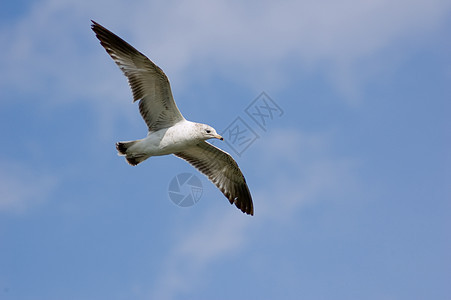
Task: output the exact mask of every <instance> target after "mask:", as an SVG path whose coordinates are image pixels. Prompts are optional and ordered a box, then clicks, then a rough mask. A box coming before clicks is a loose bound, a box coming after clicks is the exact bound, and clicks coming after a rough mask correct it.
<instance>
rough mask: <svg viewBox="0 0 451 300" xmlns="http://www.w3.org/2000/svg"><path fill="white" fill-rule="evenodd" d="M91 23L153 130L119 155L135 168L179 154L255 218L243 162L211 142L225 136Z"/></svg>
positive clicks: (144, 61) (140, 57) (121, 146)
mask: <svg viewBox="0 0 451 300" xmlns="http://www.w3.org/2000/svg"><path fill="white" fill-rule="evenodd" d="M91 22H92V25H91V29H92V30H93V31H94V33H95V35H96V37H97V38H98V39H99V41H100V44H101V45H102V46H103V47H104V48H105V50H106V52H107V53H108V54H109V55H110V56H111V58H112V59H113V60H114V62H115V63H116V64H117V65H118V67H119V68H120V69H121V70H122V72H123V73H124V75H125V76H126V77H127V79H128V83H129V85H130V88H131V90H132V93H133V102H135V101H139V112H140V113H141V116H142V118H143V119H144V121H145V122H146V124H147V127H148V134H147V137H145V138H143V139H140V140H136V141H127V142H118V143H116V149H117V151H118V154H119V155H121V156H125V159H126V160H127V162H128V163H129V164H130V165H132V166H136V165H138V164H139V163H141V162H143V161H145V160H146V159H148V158H149V157H152V156H161V155H169V154H174V155H175V156H177V157H179V158H181V159H183V160H185V161H187V162H188V163H190V164H191V165H192V166H193V167H195V168H196V169H197V170H199V171H200V172H201V173H203V174H204V175H205V176H207V178H208V179H209V180H210V181H211V182H213V183H214V184H215V185H216V187H217V188H218V189H219V190H220V191H221V192H222V193H223V194H224V196H225V197H226V198H227V199H228V200H229V202H230V204H235V206H236V207H237V208H238V209H240V210H241V211H242V212H243V213H246V214H249V215H253V214H254V206H253V203H252V196H251V193H250V191H249V188H248V186H247V184H246V180H245V178H244V175H243V173H242V172H241V170H240V168H239V167H238V164H237V163H236V161H235V160H234V159H233V158H232V156H230V154H228V153H227V152H225V151H223V150H221V149H219V148H217V147H215V146H213V145H212V144H210V143H208V142H207V141H206V140H208V139H212V138H214V139H219V140H221V141H222V140H223V138H222V136H220V135H219V134H218V133H217V132H216V130H215V129H214V128H213V127H211V126H209V125H206V124H201V123H195V122H191V121H188V120H186V119H185V118H184V117H183V116H182V114H181V113H180V111H179V109H178V108H177V105H176V104H175V101H174V98H173V97H172V92H171V86H170V84H169V80H168V77H167V76H166V74H164V72H163V71H162V70H161V69H160V68H159V67H158V66H157V65H156V64H154V63H153V62H152V61H151V60H150V59H148V58H147V57H146V56H145V55H144V54H142V53H141V52H139V51H138V50H136V49H135V48H134V47H132V46H131V45H130V44H128V43H127V42H125V41H124V40H123V39H121V38H120V37H118V36H117V35H115V34H114V33H112V32H111V31H109V30H108V29H106V28H105V27H103V26H101V25H100V24H98V23H96V22H94V21H92V20H91Z"/></svg>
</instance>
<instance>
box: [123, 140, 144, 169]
mask: <svg viewBox="0 0 451 300" xmlns="http://www.w3.org/2000/svg"><path fill="white" fill-rule="evenodd" d="M137 142H138V141H131V142H118V143H116V149H117V151H118V152H119V153H118V154H119V155H122V156H125V159H126V160H127V162H128V163H129V164H130V165H132V166H136V165H137V164H139V163H141V162H143V161H145V160H146V159H147V158H149V156H147V155H145V154H139V153H127V150H128V149H129V148H130V147H131V146H133V145H134V144H136V143H137Z"/></svg>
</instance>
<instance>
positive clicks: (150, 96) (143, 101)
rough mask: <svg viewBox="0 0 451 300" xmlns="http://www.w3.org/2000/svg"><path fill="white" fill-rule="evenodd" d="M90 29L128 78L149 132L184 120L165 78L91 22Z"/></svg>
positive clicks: (127, 46)
mask: <svg viewBox="0 0 451 300" xmlns="http://www.w3.org/2000/svg"><path fill="white" fill-rule="evenodd" d="M91 28H92V30H93V31H94V32H95V34H96V36H97V38H98V39H99V40H100V44H101V45H102V46H103V47H104V48H105V50H106V51H107V52H108V54H109V55H110V56H111V58H112V59H113V60H114V62H115V63H116V64H117V65H118V66H119V68H120V69H121V70H122V72H124V75H125V76H127V78H128V83H129V85H130V87H131V89H132V92H133V101H138V100H140V102H139V111H140V113H141V116H142V117H143V119H144V121H145V122H146V124H147V127H148V128H149V131H157V130H159V129H162V128H167V127H170V126H172V125H174V124H176V123H178V122H180V121H182V120H183V119H184V118H183V116H182V114H181V113H180V111H179V109H178V108H177V105H176V104H175V102H174V98H173V97H172V92H171V86H170V84H169V80H168V78H167V76H166V74H164V72H163V71H162V70H161V69H160V68H159V67H158V66H157V65H155V64H154V63H153V62H152V61H150V59H148V58H147V57H146V56H144V55H143V54H142V53H140V52H139V51H138V50H136V49H135V48H133V47H132V46H131V45H130V44H128V43H127V42H125V41H124V40H123V39H121V38H120V37H118V36H117V35H115V34H114V33H112V32H111V31H109V30H108V29H106V28H105V27H103V26H101V25H99V24H98V23H96V22H94V21H92V26H91Z"/></svg>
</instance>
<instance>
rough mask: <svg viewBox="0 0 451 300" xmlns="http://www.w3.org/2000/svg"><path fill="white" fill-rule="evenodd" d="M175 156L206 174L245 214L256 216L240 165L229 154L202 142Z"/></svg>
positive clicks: (231, 202)
mask: <svg viewBox="0 0 451 300" xmlns="http://www.w3.org/2000/svg"><path fill="white" fill-rule="evenodd" d="M174 155H176V156H178V157H180V158H182V159H184V160H186V161H187V162H189V163H190V164H191V165H193V166H194V167H195V168H196V169H198V170H199V171H200V172H202V173H203V174H205V175H206V176H207V177H208V179H210V181H211V182H213V183H214V184H215V185H216V186H217V187H218V188H219V189H220V190H221V192H222V193H223V194H224V196H226V197H227V199H229V202H230V204H235V205H236V207H238V208H239V209H240V210H241V211H242V212H243V213H247V214H249V215H253V214H254V206H253V204H252V197H251V193H250V192H249V188H248V187H247V184H246V180H245V179H244V176H243V173H242V172H241V170H240V168H239V167H238V164H237V163H236V162H235V160H234V159H233V158H232V157H231V156H230V154H228V153H227V152H224V151H222V150H221V149H219V148H216V147H215V146H213V145H211V144H210V143H208V142H204V141H202V142H200V143H199V144H197V145H196V146H192V147H190V148H187V149H186V150H183V151H182V152H177V153H174Z"/></svg>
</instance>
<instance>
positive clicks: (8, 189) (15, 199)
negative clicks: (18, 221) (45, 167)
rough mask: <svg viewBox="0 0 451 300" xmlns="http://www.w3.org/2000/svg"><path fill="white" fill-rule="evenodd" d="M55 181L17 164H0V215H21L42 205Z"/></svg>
mask: <svg viewBox="0 0 451 300" xmlns="http://www.w3.org/2000/svg"><path fill="white" fill-rule="evenodd" d="M55 184H56V180H55V179H54V178H52V177H51V176H49V175H45V174H39V173H38V172H35V171H33V170H30V169H29V168H27V167H24V166H21V165H19V164H17V163H11V162H8V163H5V162H1V163H0V213H13V214H21V213H24V212H26V211H28V210H29V209H32V208H33V207H36V206H37V205H40V204H42V203H43V202H44V201H45V199H46V198H47V196H48V195H49V193H50V192H51V191H52V190H53V188H54V187H55Z"/></svg>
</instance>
